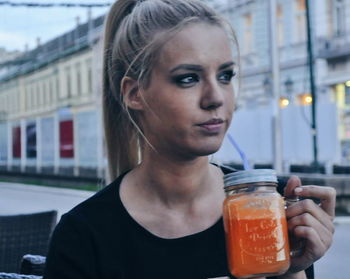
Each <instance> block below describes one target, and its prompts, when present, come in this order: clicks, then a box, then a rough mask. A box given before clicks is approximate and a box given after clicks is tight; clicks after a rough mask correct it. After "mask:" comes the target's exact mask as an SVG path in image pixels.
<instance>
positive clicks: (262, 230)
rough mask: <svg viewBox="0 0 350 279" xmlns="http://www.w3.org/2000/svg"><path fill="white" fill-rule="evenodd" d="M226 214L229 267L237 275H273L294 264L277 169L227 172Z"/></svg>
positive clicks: (248, 276) (244, 276)
mask: <svg viewBox="0 0 350 279" xmlns="http://www.w3.org/2000/svg"><path fill="white" fill-rule="evenodd" d="M224 184H225V187H224V188H225V192H226V199H225V201H224V208H223V218H224V227H225V236H226V249H227V256H228V264H229V270H230V272H231V273H232V275H234V276H236V277H237V278H253V277H259V276H273V275H279V274H283V273H285V272H286V271H287V270H288V268H289V265H290V255H289V244H288V229H287V221H286V215H285V207H284V200H283V198H282V196H281V195H280V194H279V193H278V192H277V190H276V188H277V177H276V173H275V171H274V170H270V169H256V170H247V171H238V172H234V173H230V174H226V175H225V176H224Z"/></svg>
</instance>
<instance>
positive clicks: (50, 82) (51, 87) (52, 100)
mask: <svg viewBox="0 0 350 279" xmlns="http://www.w3.org/2000/svg"><path fill="white" fill-rule="evenodd" d="M49 96H50V97H49V104H50V106H51V105H52V103H53V102H54V92H53V80H52V79H50V81H49Z"/></svg>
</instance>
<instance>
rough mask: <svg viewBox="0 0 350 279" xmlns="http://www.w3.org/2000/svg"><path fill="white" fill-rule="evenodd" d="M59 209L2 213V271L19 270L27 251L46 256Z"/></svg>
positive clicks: (0, 253) (16, 271)
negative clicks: (4, 214)
mask: <svg viewBox="0 0 350 279" xmlns="http://www.w3.org/2000/svg"><path fill="white" fill-rule="evenodd" d="M56 220H57V211H55V210H53V211H47V212H39V213H33V214H22V215H11V216H0V272H4V273H5V272H6V273H19V272H20V266H21V261H22V257H23V256H24V255H25V254H34V255H43V256H45V255H46V253H47V249H48V244H49V239H50V236H51V233H52V231H53V229H54V227H55V225H56Z"/></svg>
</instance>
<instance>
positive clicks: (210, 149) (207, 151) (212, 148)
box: [196, 144, 221, 156]
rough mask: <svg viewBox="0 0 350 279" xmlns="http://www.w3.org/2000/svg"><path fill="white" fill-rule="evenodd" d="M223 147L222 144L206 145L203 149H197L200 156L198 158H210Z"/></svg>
mask: <svg viewBox="0 0 350 279" xmlns="http://www.w3.org/2000/svg"><path fill="white" fill-rule="evenodd" d="M220 147H221V144H217V145H213V144H211V145H206V146H204V147H202V148H198V147H197V148H196V151H197V152H196V153H197V154H198V156H208V155H211V154H213V153H215V152H217V151H218V150H219V149H220Z"/></svg>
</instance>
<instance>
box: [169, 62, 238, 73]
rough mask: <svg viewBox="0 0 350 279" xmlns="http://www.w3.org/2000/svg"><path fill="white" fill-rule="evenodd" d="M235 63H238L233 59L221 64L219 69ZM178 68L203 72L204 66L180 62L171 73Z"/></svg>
mask: <svg viewBox="0 0 350 279" xmlns="http://www.w3.org/2000/svg"><path fill="white" fill-rule="evenodd" d="M233 65H236V63H235V62H233V61H229V62H226V63H224V64H222V65H220V67H219V70H223V69H226V68H228V67H230V66H233ZM177 70H188V71H195V72H203V71H204V68H203V67H202V66H201V65H196V64H180V65H178V66H176V67H175V68H173V69H171V70H170V73H173V72H175V71H177Z"/></svg>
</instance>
